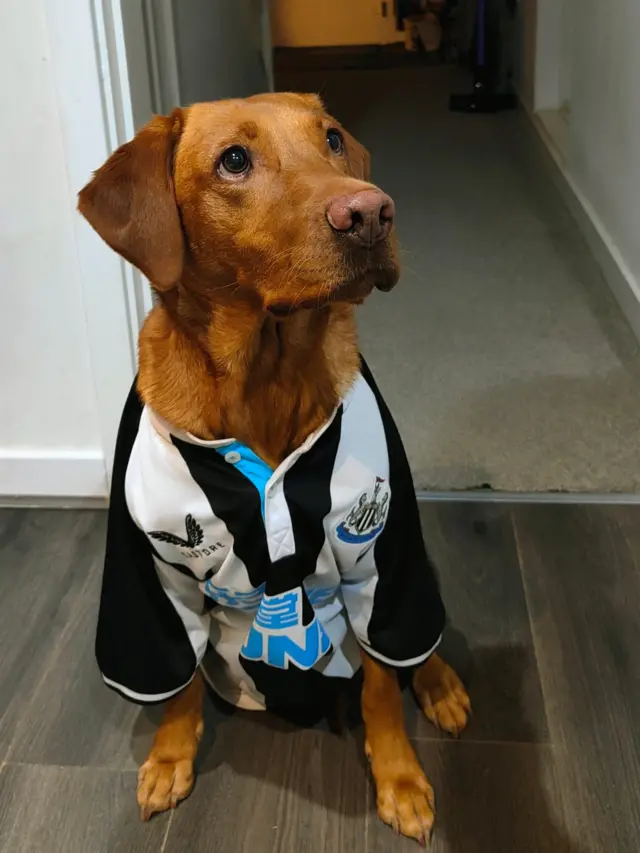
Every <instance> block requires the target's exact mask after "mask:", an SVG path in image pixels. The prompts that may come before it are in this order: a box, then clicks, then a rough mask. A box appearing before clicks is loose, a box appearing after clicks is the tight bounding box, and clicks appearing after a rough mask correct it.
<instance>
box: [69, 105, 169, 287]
mask: <svg viewBox="0 0 640 853" xmlns="http://www.w3.org/2000/svg"><path fill="white" fill-rule="evenodd" d="M182 124H183V112H182V110H180V109H176V110H174V111H173V113H172V114H171V115H170V116H155V117H154V118H153V119H152V120H151V121H150V122H149V123H148V124H146V125H145V126H144V127H143V128H142V129H141V130H140V131H139V132H138V133H137V134H136V136H135V137H134V139H132V140H131V142H127V143H126V144H125V145H121V146H120V148H118V150H117V151H114V153H113V154H112V155H111V157H109V159H108V160H107V162H106V163H105V164H104V165H103V166H101V167H100V168H99V169H98V171H97V172H95V173H94V176H93V179H92V180H91V181H90V182H89V183H88V184H87V186H86V187H84V189H82V190H81V191H80V192H79V194H78V210H79V211H80V213H81V214H82V215H83V216H84V217H85V219H86V220H87V221H88V222H89V224H90V225H91V226H92V227H93V228H94V229H95V230H96V231H97V232H98V234H99V235H100V236H101V237H102V239H103V240H104V241H105V242H106V243H108V245H109V246H111V248H112V249H115V251H116V252H118V253H119V254H121V255H122V256H123V257H124V258H126V259H127V260H128V261H130V262H131V263H132V264H134V265H135V266H136V267H138V269H140V270H141V271H142V272H143V273H144V274H145V275H146V276H147V278H148V279H149V281H150V282H151V283H152V284H153V285H154V286H155V287H157V288H158V289H159V290H166V289H169V288H171V287H172V286H173V285H174V284H175V283H176V282H177V281H178V280H179V278H180V275H181V273H182V267H183V264H184V235H183V232H182V226H181V224H180V214H179V212H178V206H177V203H176V199H175V192H174V186H173V152H174V148H175V146H176V144H177V142H178V139H179V138H180V134H181V132H182Z"/></svg>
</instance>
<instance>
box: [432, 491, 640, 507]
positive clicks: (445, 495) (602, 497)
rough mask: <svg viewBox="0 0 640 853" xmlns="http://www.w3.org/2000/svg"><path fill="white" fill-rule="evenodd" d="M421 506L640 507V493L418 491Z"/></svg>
mask: <svg viewBox="0 0 640 853" xmlns="http://www.w3.org/2000/svg"><path fill="white" fill-rule="evenodd" d="M416 496H417V498H418V503H498V504H600V505H602V504H616V505H637V504H640V494H635V493H624V494H623V493H619V494H616V493H613V492H612V493H609V492H493V491H490V490H489V489H478V490H473V489H470V490H469V491H467V492H430V491H420V490H419V491H417V492H416Z"/></svg>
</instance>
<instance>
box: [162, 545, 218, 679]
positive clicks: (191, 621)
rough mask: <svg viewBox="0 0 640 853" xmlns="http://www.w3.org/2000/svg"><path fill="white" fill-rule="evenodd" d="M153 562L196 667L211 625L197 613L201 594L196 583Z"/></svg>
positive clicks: (200, 606)
mask: <svg viewBox="0 0 640 853" xmlns="http://www.w3.org/2000/svg"><path fill="white" fill-rule="evenodd" d="M153 562H154V563H155V566H156V570H157V572H158V579H159V580H160V583H161V584H162V588H163V589H164V591H165V593H166V596H167V598H168V599H169V601H170V602H171V603H172V604H173V606H174V608H175V611H176V613H177V614H178V616H179V617H180V620H181V621H182V624H183V625H184V628H185V631H186V632H187V636H188V637H189V642H190V643H191V648H192V649H193V653H194V655H195V656H196V664H197V665H198V664H200V662H201V661H202V658H203V657H204V653H205V652H206V650H207V643H208V642H209V627H210V624H211V623H210V620H209V617H208V616H207V615H205V614H203V613H198V610H202V607H203V593H202V591H201V590H200V588H199V587H198V585H197V582H196V581H194V580H192V579H191V578H188V577H185V575H182V574H180V573H179V572H177V571H176V570H175V569H172V568H171V567H170V566H165V565H164V564H163V563H161V562H160V561H159V560H158V559H156V558H155V557H154V558H153Z"/></svg>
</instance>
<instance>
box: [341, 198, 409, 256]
mask: <svg viewBox="0 0 640 853" xmlns="http://www.w3.org/2000/svg"><path fill="white" fill-rule="evenodd" d="M395 212H396V209H395V205H394V203H393V199H392V198H391V197H390V196H388V195H387V194H386V193H383V192H381V190H361V191H360V192H357V193H354V194H353V195H343V196H336V197H335V198H332V199H330V200H329V203H328V205H327V221H328V223H329V225H330V226H331V228H332V229H333V230H334V231H336V232H338V233H340V234H344V235H345V236H346V237H348V238H349V239H350V240H351V241H352V242H354V243H356V244H358V245H361V246H366V247H371V246H373V245H374V244H375V243H379V242H380V241H381V240H385V239H386V238H387V237H388V236H389V232H390V231H391V227H392V225H393V217H394V216H395Z"/></svg>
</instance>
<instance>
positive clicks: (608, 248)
mask: <svg viewBox="0 0 640 853" xmlns="http://www.w3.org/2000/svg"><path fill="white" fill-rule="evenodd" d="M523 106H524V107H525V112H526V114H527V115H528V116H529V119H530V120H531V124H532V126H533V128H534V130H535V134H534V135H535V136H536V137H537V139H538V140H539V141H540V142H541V143H542V144H541V148H542V150H543V152H544V154H545V155H546V158H547V160H548V161H549V163H550V165H551V169H550V171H551V174H552V177H553V180H554V183H555V185H556V187H557V188H558V190H559V192H560V194H561V195H562V197H563V199H564V202H565V204H566V205H567V207H568V208H569V211H570V212H571V215H572V216H573V218H574V219H575V221H576V223H577V224H578V227H579V228H580V230H581V231H582V234H583V236H584V238H585V240H586V241H587V244H588V246H589V248H590V249H591V251H592V252H593V255H594V257H595V259H596V261H597V263H598V266H599V267H600V270H601V272H602V275H603V276H604V279H605V281H606V283H607V284H608V285H609V288H610V289H611V291H612V293H613V295H614V296H615V298H616V299H617V301H618V304H619V305H620V308H621V309H622V312H623V313H624V315H625V317H626V318H627V322H628V323H629V325H630V326H631V328H632V329H633V332H634V334H635V336H636V337H637V338H638V340H639V341H640V282H639V281H638V280H637V279H636V277H635V276H634V275H633V273H632V272H631V270H630V269H629V267H628V265H627V263H626V261H625V260H624V258H623V257H622V255H621V254H620V251H619V249H618V247H617V246H616V244H615V242H614V241H613V240H612V238H611V235H610V234H609V232H608V231H607V229H606V228H605V226H604V224H603V222H602V220H601V219H600V217H599V216H598V214H597V213H596V211H595V210H594V208H593V206H592V205H591V202H590V201H589V200H588V199H587V198H585V196H584V195H583V194H582V192H581V190H580V189H579V188H578V187H577V186H576V183H575V181H574V180H573V178H572V177H571V175H570V173H569V172H568V170H567V167H566V162H565V158H564V155H563V152H561V151H560V150H559V149H558V147H557V146H556V144H555V143H554V140H553V138H552V136H551V135H550V134H549V132H548V129H547V128H546V126H545V123H544V121H543V120H541V119H540V117H539V116H538V115H536V113H532V112H531V111H530V110H528V109H527V108H526V105H524V104H523Z"/></svg>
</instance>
